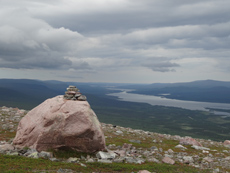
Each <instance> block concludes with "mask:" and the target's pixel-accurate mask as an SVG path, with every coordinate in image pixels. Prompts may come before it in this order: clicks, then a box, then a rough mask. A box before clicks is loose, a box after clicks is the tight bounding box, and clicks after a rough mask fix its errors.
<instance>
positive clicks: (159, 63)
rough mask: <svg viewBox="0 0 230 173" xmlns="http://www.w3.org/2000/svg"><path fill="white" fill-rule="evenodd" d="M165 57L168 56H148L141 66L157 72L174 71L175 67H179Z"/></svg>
mask: <svg viewBox="0 0 230 173" xmlns="http://www.w3.org/2000/svg"><path fill="white" fill-rule="evenodd" d="M167 59H168V58H164V57H155V58H154V57H153V58H151V59H150V58H149V59H147V60H145V62H143V63H142V66H144V67H147V68H150V69H151V70H153V71H158V72H174V71H175V69H174V68H175V67H180V65H179V64H176V63H172V62H170V61H169V60H167Z"/></svg>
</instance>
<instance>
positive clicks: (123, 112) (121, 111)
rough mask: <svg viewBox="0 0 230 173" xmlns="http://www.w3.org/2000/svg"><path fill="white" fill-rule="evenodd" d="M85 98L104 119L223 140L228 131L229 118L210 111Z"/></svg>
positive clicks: (151, 129)
mask: <svg viewBox="0 0 230 173" xmlns="http://www.w3.org/2000/svg"><path fill="white" fill-rule="evenodd" d="M94 97H95V96H94ZM89 101H90V103H91V106H92V108H93V110H94V111H95V112H96V114H97V116H98V118H99V120H100V121H101V122H105V123H110V124H114V125H120V126H123V127H131V128H134V129H143V130H145V131H152V132H158V133H166V134H172V135H181V136H192V137H196V138H204V139H212V140H216V141H223V140H226V139H228V137H229V135H230V129H229V126H230V119H229V118H222V117H221V116H218V115H214V114H212V113H211V112H205V111H193V110H187V109H181V108H174V107H164V106H151V105H149V104H145V103H134V102H124V101H118V100H114V99H113V98H109V97H107V98H101V97H97V98H94V99H91V100H90V99H89Z"/></svg>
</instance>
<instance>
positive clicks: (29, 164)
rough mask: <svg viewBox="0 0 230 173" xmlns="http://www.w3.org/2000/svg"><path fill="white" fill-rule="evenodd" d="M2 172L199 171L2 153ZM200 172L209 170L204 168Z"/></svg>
mask: <svg viewBox="0 0 230 173" xmlns="http://www.w3.org/2000/svg"><path fill="white" fill-rule="evenodd" d="M0 160H1V162H0V172H2V173H6V172H8V173H10V172H41V171H45V172H57V170H59V169H63V170H64V169H71V170H73V171H77V172H138V171H139V170H149V171H151V172H165V173H170V172H194V173H195V172H198V169H195V168H192V167H189V166H184V165H180V164H176V165H167V164H156V163H145V164H141V165H137V164H125V163H113V164H106V163H97V162H95V163H84V164H85V165H86V166H87V167H82V166H81V165H80V164H79V163H64V162H51V161H49V160H45V159H31V158H26V157H21V156H7V155H1V154H0ZM199 172H209V171H208V170H203V171H199Z"/></svg>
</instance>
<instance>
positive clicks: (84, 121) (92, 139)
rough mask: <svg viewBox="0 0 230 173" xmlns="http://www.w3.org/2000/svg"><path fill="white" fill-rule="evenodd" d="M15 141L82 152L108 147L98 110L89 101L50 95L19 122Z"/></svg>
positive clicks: (44, 148) (25, 145)
mask: <svg viewBox="0 0 230 173" xmlns="http://www.w3.org/2000/svg"><path fill="white" fill-rule="evenodd" d="M13 143H14V145H15V146H16V147H18V148H23V147H30V148H34V149H36V150H38V151H45V150H48V149H58V148H59V149H60V148H68V149H74V150H76V151H79V152H88V153H92V152H96V151H100V150H103V149H105V138H104V134H103V131H102V128H101V124H100V123H99V121H98V119H97V116H96V114H95V113H94V112H93V110H92V109H91V108H90V105H89V103H88V102H87V101H73V100H65V99H63V96H56V97H54V98H51V99H47V100H46V101H44V102H43V103H41V104H40V105H39V106H37V107H35V108H34V109H33V110H31V111H30V112H28V114H27V115H26V116H25V117H23V118H22V120H21V121H20V122H19V125H18V129H17V133H16V137H15V138H14V140H13Z"/></svg>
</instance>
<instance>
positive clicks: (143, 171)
mask: <svg viewBox="0 0 230 173" xmlns="http://www.w3.org/2000/svg"><path fill="white" fill-rule="evenodd" d="M138 173H151V172H149V171H147V170H140V171H138Z"/></svg>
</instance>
